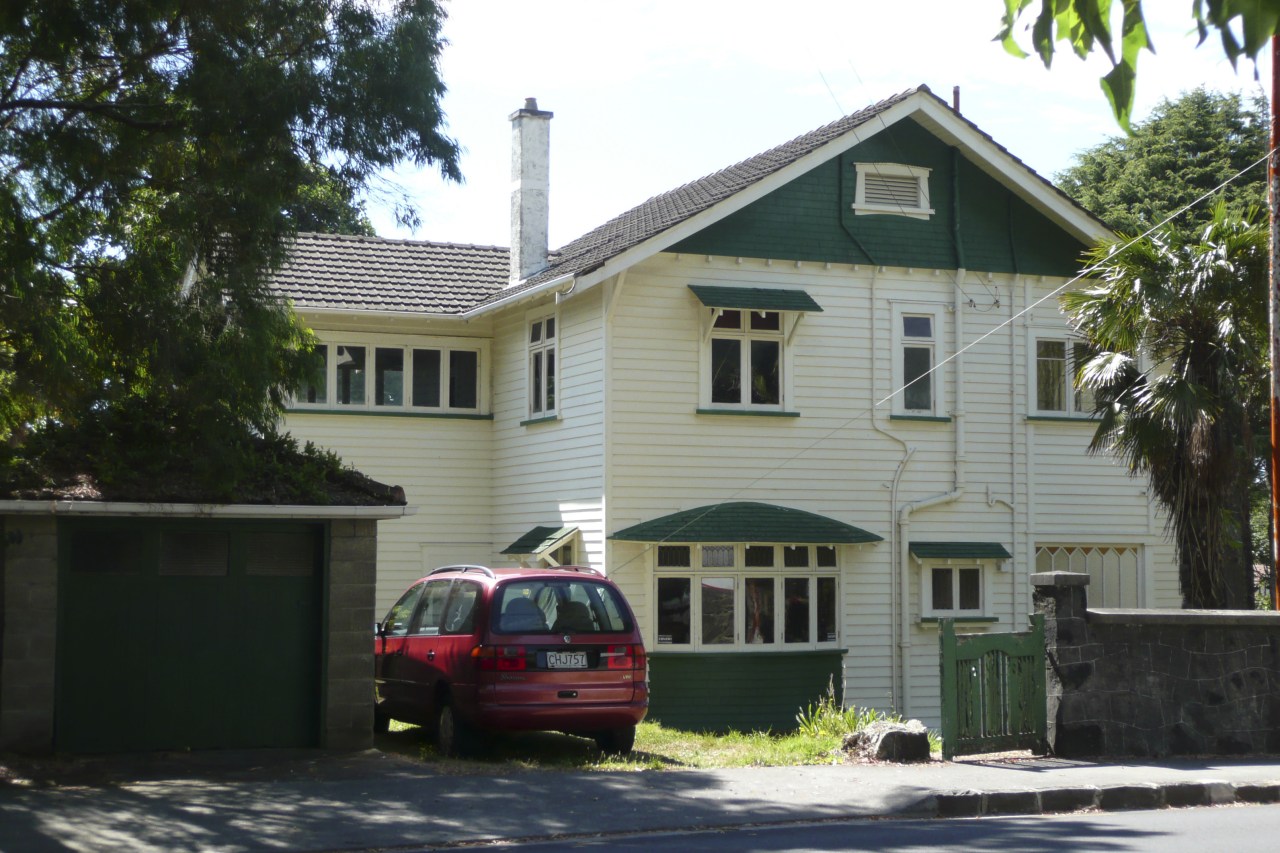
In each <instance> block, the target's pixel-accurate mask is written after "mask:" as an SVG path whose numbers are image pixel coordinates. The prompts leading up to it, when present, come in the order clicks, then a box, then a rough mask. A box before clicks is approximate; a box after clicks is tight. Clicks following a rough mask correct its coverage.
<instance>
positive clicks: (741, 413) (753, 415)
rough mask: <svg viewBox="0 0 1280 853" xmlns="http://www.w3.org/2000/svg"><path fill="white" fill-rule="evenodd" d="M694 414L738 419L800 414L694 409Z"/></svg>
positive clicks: (795, 416) (796, 413)
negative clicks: (730, 416)
mask: <svg viewBox="0 0 1280 853" xmlns="http://www.w3.org/2000/svg"><path fill="white" fill-rule="evenodd" d="M694 414H698V415H734V416H738V417H743V416H745V417H749V418H798V417H800V413H799V412H779V411H772V410H765V409H761V410H758V411H757V410H752V409H694Z"/></svg>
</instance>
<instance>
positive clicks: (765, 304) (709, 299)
mask: <svg viewBox="0 0 1280 853" xmlns="http://www.w3.org/2000/svg"><path fill="white" fill-rule="evenodd" d="M689 289H690V290H692V291H693V295H694V296H696V297H698V301H699V302H701V303H702V304H703V305H705V306H707V307H708V308H738V309H742V310H744V311H813V312H821V311H822V306H820V305H818V303H817V302H814V301H813V297H812V296H810V295H809V294H807V293H805V292H804V291H803V290H783V289H781V288H777V287H717V286H714V285H709V284H691V285H689Z"/></svg>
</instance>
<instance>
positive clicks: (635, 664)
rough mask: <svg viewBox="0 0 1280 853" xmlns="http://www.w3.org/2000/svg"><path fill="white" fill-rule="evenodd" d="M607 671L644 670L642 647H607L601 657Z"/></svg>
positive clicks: (637, 645) (636, 645)
mask: <svg viewBox="0 0 1280 853" xmlns="http://www.w3.org/2000/svg"><path fill="white" fill-rule="evenodd" d="M603 657H604V659H605V661H606V663H605V666H606V668H608V669H644V668H645V657H644V646H642V645H640V644H638V643H637V644H635V645H629V646H609V647H608V648H606V649H605V652H604V655H603Z"/></svg>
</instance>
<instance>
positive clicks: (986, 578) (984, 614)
mask: <svg viewBox="0 0 1280 853" xmlns="http://www.w3.org/2000/svg"><path fill="white" fill-rule="evenodd" d="M919 562H920V618H921V619H986V618H989V617H990V616H991V561H990V560H965V559H928V560H921V561H919ZM935 569H950V570H951V600H952V602H953V603H954V604H955V606H954V607H950V608H941V607H935V606H934V603H933V572H934V570H935ZM964 570H970V571H973V570H976V571H977V572H978V598H979V602H978V604H979V606H978V607H976V608H965V609H961V607H960V572H961V571H964Z"/></svg>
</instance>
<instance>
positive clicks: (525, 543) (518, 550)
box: [502, 527, 578, 555]
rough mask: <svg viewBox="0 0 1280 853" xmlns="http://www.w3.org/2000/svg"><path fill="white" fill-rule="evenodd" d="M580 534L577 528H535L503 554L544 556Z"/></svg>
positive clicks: (505, 549) (504, 550) (513, 543)
mask: <svg viewBox="0 0 1280 853" xmlns="http://www.w3.org/2000/svg"><path fill="white" fill-rule="evenodd" d="M577 532H578V528H576V527H535V528H533V529H532V530H530V531H529V532H528V533H526V534H525V535H523V536H521V537H520V538H519V539H517V540H516V541H514V542H512V543H511V544H510V545H508V546H507V547H506V548H503V549H502V553H503V554H508V555H510V554H544V553H546V552H547V551H551V550H554V549H555V548H556V547H557V546H559V545H560V544H562V543H563V542H564V540H566V539H568V538H569V537H570V536H572V535H573V534H575V533H577Z"/></svg>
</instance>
